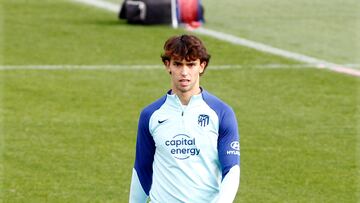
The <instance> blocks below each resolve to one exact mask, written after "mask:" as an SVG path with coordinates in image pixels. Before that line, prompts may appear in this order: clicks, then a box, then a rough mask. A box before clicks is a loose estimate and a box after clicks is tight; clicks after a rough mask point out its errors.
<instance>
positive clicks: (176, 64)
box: [173, 62, 181, 67]
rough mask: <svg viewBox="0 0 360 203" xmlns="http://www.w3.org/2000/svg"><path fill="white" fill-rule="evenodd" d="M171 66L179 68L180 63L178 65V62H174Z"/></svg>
mask: <svg viewBox="0 0 360 203" xmlns="http://www.w3.org/2000/svg"><path fill="white" fill-rule="evenodd" d="M173 65H174V66H176V67H179V66H181V63H179V62H174V63H173Z"/></svg>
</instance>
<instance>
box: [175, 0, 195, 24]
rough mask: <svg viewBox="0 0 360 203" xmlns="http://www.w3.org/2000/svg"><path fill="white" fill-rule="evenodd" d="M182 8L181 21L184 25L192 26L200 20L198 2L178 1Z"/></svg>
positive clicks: (193, 0) (192, 0)
mask: <svg viewBox="0 0 360 203" xmlns="http://www.w3.org/2000/svg"><path fill="white" fill-rule="evenodd" d="M178 2H179V7H180V20H181V22H183V23H187V24H191V23H192V22H195V21H197V20H198V15H199V14H198V11H199V3H198V0H178Z"/></svg>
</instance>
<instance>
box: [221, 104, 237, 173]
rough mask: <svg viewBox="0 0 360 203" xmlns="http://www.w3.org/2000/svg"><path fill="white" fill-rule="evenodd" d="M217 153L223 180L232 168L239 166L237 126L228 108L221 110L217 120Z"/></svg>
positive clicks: (233, 114) (231, 111)
mask: <svg viewBox="0 0 360 203" xmlns="http://www.w3.org/2000/svg"><path fill="white" fill-rule="evenodd" d="M218 153H219V160H220V164H221V168H222V176H223V178H224V177H225V175H226V174H227V173H228V172H229V170H230V169H231V168H232V167H233V166H235V165H239V166H240V142H239V132H238V124H237V120H236V116H235V113H234V111H233V110H232V109H231V108H229V107H228V108H225V109H224V110H223V112H222V113H221V115H220V118H219V138H218Z"/></svg>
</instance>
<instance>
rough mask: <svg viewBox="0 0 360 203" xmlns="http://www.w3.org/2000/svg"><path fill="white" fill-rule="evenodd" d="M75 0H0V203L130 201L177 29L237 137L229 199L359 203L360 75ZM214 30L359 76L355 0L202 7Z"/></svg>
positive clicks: (109, 0) (110, 1) (166, 84)
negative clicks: (201, 62) (230, 114)
mask: <svg viewBox="0 0 360 203" xmlns="http://www.w3.org/2000/svg"><path fill="white" fill-rule="evenodd" d="M101 2H105V4H106V5H108V6H109V5H110V7H111V9H109V8H108V9H106V8H100V7H96V6H91V5H88V4H87V3H86V0H85V1H84V2H80V1H78V0H76V1H75V0H40V1H29V0H1V1H0V152H1V153H0V155H1V156H0V201H1V202H127V200H128V195H129V186H130V180H131V172H132V167H133V162H134V155H135V154H134V153H135V139H136V129H137V121H138V116H139V113H140V111H141V109H142V108H144V107H145V106H146V105H148V104H149V103H150V102H152V101H154V100H155V99H157V98H159V97H161V96H163V95H164V94H165V93H166V91H167V90H168V89H169V88H170V80H169V78H168V74H166V71H165V70H164V68H163V65H162V63H161V60H160V54H161V53H162V47H163V44H164V42H165V40H166V39H167V38H169V37H170V36H172V35H179V34H183V33H191V34H195V35H197V36H198V37H200V38H201V39H202V40H203V41H204V43H205V45H206V47H207V48H208V51H209V53H210V54H211V55H212V58H211V61H210V64H209V66H208V69H207V71H206V73H205V74H204V75H203V76H202V78H201V83H202V86H203V87H204V88H205V89H207V90H208V91H210V92H212V93H213V94H215V95H217V96H218V97H220V98H221V99H223V100H224V101H225V102H227V103H228V104H230V105H231V106H232V107H233V108H234V110H235V112H236V115H237V119H238V123H239V128H240V136H241V141H240V143H241V183H240V188H239V190H238V194H237V197H236V200H235V202H359V199H360V196H359V194H360V192H359V183H360V182H359V181H360V178H359V177H360V157H359V155H360V150H359V149H360V134H359V126H360V120H359V119H360V114H359V107H360V102H359V99H360V96H359V95H360V94H359V93H360V91H359V87H360V81H359V77H358V76H355V75H352V74H344V73H338V72H335V71H331V68H328V67H326V68H325V69H324V68H319V64H311V63H310V64H309V63H304V61H303V60H294V59H289V58H286V57H283V56H279V55H275V54H274V53H271V52H263V51H258V50H255V49H252V48H249V47H246V46H242V45H239V44H235V43H231V42H228V41H226V39H221V38H220V39H219V38H214V37H213V36H211V35H208V34H204V33H202V32H199V29H195V30H193V29H186V27H185V26H179V27H178V28H177V29H173V28H172V26H171V25H170V24H169V25H167V24H163V25H140V24H136V25H133V24H128V23H127V21H126V20H119V19H118V11H120V5H121V4H122V1H118V0H101ZM202 5H203V6H204V10H205V12H204V18H205V23H204V24H203V26H202V27H201V28H200V29H205V30H208V31H215V32H218V33H223V34H226V35H230V36H232V37H235V38H236V39H240V38H241V39H247V40H250V41H254V42H259V43H262V44H264V45H266V46H271V47H276V48H279V49H281V50H284V51H286V52H291V53H296V54H300V55H304V56H309V57H312V58H315V59H317V60H319V61H327V62H329V63H334V64H338V65H339V66H341V67H346V68H347V70H351V72H356V71H359V70H360V34H359V33H360V32H359V30H360V2H359V1H358V0H342V1H339V0H328V1H322V0H311V1H310V0H293V1H285V0H276V1H274V0H267V1H265V0H252V1H250V0H237V1H233V0H232V1H231V0H223V1H215V0H203V1H202Z"/></svg>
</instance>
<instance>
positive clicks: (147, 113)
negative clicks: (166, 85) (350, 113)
mask: <svg viewBox="0 0 360 203" xmlns="http://www.w3.org/2000/svg"><path fill="white" fill-rule="evenodd" d="M165 101H166V95H165V96H162V97H161V98H159V99H158V100H156V101H154V102H153V103H151V104H149V105H148V106H146V107H145V108H143V109H142V111H141V114H140V117H141V118H150V117H151V115H152V114H153V113H154V112H155V111H156V110H158V109H159V108H160V107H161V106H162V105H163V104H164V103H165Z"/></svg>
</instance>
